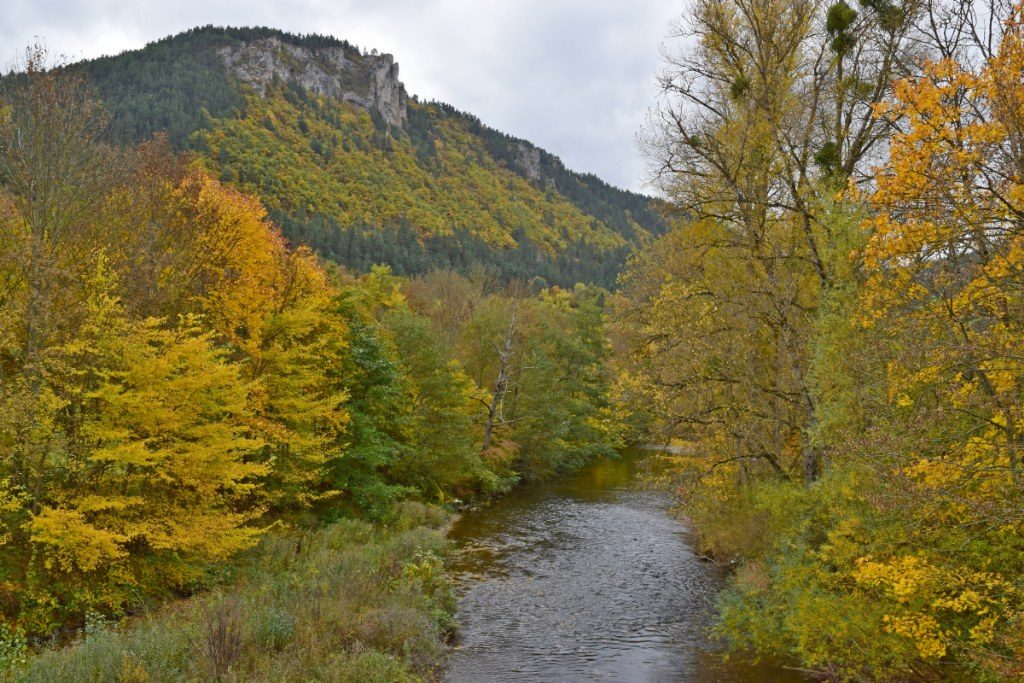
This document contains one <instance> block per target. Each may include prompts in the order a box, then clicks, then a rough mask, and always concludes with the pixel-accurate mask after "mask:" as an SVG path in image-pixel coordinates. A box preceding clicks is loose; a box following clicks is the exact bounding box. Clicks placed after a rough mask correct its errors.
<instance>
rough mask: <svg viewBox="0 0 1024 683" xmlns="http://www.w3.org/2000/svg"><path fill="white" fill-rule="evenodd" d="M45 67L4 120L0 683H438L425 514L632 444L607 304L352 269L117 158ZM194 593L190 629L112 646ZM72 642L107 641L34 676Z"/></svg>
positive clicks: (132, 157) (232, 195)
mask: <svg viewBox="0 0 1024 683" xmlns="http://www.w3.org/2000/svg"><path fill="white" fill-rule="evenodd" d="M44 59H45V56H44V55H43V54H41V53H39V52H30V53H29V58H28V63H27V64H26V71H25V72H24V73H23V74H22V75H21V77H19V78H17V79H11V80H9V81H8V82H7V87H6V89H5V91H4V93H3V97H4V100H3V101H4V102H5V105H4V108H3V109H2V117H0V177H2V179H3V184H2V186H0V187H2V189H0V530H2V531H0V545H2V547H3V553H2V555H0V665H2V666H7V665H13V666H15V667H16V669H17V670H18V671H20V672H21V674H24V675H25V676H26V677H27V678H28V679H34V678H37V677H42V678H43V679H45V680H55V679H58V678H63V679H65V680H83V679H90V680H91V679H96V678H116V677H118V676H127V677H128V678H132V679H133V680H136V679H138V678H139V677H140V676H144V675H145V676H148V675H152V676H158V677H161V678H163V679H179V678H182V677H185V678H201V679H202V678H210V677H220V676H222V675H226V673H227V672H229V671H230V672H233V674H232V675H236V676H238V675H245V676H250V675H251V676H257V675H261V676H266V677H269V678H272V679H273V678H276V677H277V676H278V675H280V670H279V669H275V668H274V667H293V670H294V671H300V672H306V673H305V674H302V675H303V676H305V675H313V672H318V673H316V675H320V676H326V677H328V678H332V679H337V678H339V677H341V678H344V677H349V678H344V679H345V680H349V679H351V680H367V679H377V680H382V679H386V680H398V679H401V678H402V677H403V676H413V675H425V674H426V673H428V672H429V671H430V670H431V668H432V667H434V666H436V664H437V657H436V655H437V653H438V652H439V651H440V648H441V643H440V639H441V637H442V635H443V629H444V628H445V623H446V619H447V616H446V614H447V611H446V610H447V609H449V608H448V607H447V597H446V593H445V590H444V589H443V582H442V581H441V578H440V570H439V548H440V543H441V542H440V537H439V535H438V534H437V532H436V531H433V530H432V528H431V526H433V527H436V526H438V525H439V524H440V522H441V521H443V519H444V515H443V514H442V513H441V512H440V510H439V509H436V508H433V507H431V506H432V505H438V504H451V503H453V502H458V501H460V500H467V499H470V498H473V497H480V496H487V495H493V494H496V493H500V492H502V491H504V490H507V489H508V488H509V487H510V486H512V485H513V484H515V483H516V482H518V481H521V480H528V479H533V478H540V477H545V476H549V475H550V474H552V473H555V472H558V471H562V470H565V469H568V468H572V467H575V466H578V465H579V464H581V463H583V462H586V461H588V460H589V459H591V458H593V457H595V456H597V455H602V454H604V455H608V454H613V453H614V450H615V448H616V447H618V446H619V445H620V444H621V433H622V429H623V427H622V424H623V423H622V419H621V416H620V415H619V413H617V412H616V411H615V410H614V409H613V408H612V406H611V405H610V403H609V402H608V398H607V397H608V387H609V386H610V383H611V381H612V376H611V373H610V369H609V364H608V362H607V361H608V358H609V356H610V353H611V350H610V347H609V344H608V341H607V335H606V333H605V331H604V325H605V321H604V314H603V310H602V306H603V303H604V297H605V294H604V293H603V292H602V291H600V290H597V289H595V288H593V287H590V286H585V285H579V286H577V287H575V288H571V289H560V288H557V287H549V286H544V285H540V284H538V283H536V282H534V283H532V284H530V283H521V282H507V281H505V280H504V279H501V278H496V277H494V276H487V274H485V273H480V274H478V275H477V276H475V277H474V278H466V277H463V276H461V275H459V274H457V273H455V272H452V271H451V270H445V271H436V272H433V273H431V274H429V275H424V276H421V277H417V278H412V279H409V278H400V277H398V276H396V275H395V274H394V273H393V272H392V271H391V270H390V269H389V268H388V267H386V266H374V267H372V268H371V269H370V270H369V272H367V273H365V274H362V275H354V274H352V273H350V272H348V271H345V270H343V269H340V268H337V267H335V266H334V265H333V264H330V263H327V262H324V261H322V260H320V259H319V258H317V257H316V256H315V255H314V254H313V253H312V252H311V251H310V250H309V249H308V248H306V247H298V248H291V247H289V246H288V244H287V242H286V240H285V239H284V238H283V237H282V235H281V233H280V231H279V229H278V228H277V226H275V225H274V224H273V223H272V222H271V221H270V220H269V219H268V218H267V213H266V210H265V209H264V207H263V205H262V204H261V203H260V201H259V200H258V199H257V198H255V197H253V196H251V195H249V194H246V193H244V192H242V191H240V190H238V189H236V188H234V187H232V186H230V185H227V184H224V183H223V182H221V181H220V180H219V179H218V178H217V177H214V176H212V175H211V174H210V173H209V172H208V171H207V170H206V169H205V168H204V166H205V164H204V162H203V161H202V159H198V158H195V157H189V156H182V155H180V154H179V153H177V152H175V151H174V150H173V149H172V148H171V147H170V145H169V143H168V142H167V140H166V138H164V137H161V136H157V137H156V138H155V139H153V140H151V141H149V142H146V143H143V144H141V145H137V146H112V145H110V144H108V143H107V142H105V140H104V135H103V134H104V131H105V130H106V128H105V126H106V122H107V114H106V113H105V112H104V110H103V107H102V105H101V104H100V103H99V102H98V101H97V100H95V99H92V97H91V95H90V88H89V87H88V86H87V85H86V84H85V83H84V82H83V81H82V80H80V78H79V76H78V72H76V71H74V70H67V69H47V68H45V61H44ZM288 548H291V549H292V550H287V549H288ZM235 558H242V559H241V560H239V562H238V563H237V564H236V563H235V562H234V559H235ZM282 577H291V578H282ZM346 577H348V578H346ZM282 580H284V581H286V582H288V588H287V590H285V588H284V587H283V586H282V584H281V583H280V582H281V581H282ZM346 581H352V582H353V586H354V585H355V584H358V585H362V586H363V592H361V593H359V592H354V589H353V591H349V590H346V591H343V592H340V593H339V592H337V591H329V590H328V584H327V583H325V582H329V583H330V585H335V586H337V585H344V584H345V582H346ZM346 587H347V586H346ZM204 589H216V590H215V591H214V592H213V593H210V594H209V595H210V596H211V597H200V598H197V600H198V602H192V603H189V604H190V605H192V607H190V608H189V609H191V610H192V611H191V612H189V613H188V614H189V615H190V616H187V617H181V618H182V619H184V621H178V622H175V623H176V624H177V625H176V626H173V627H171V626H169V625H168V624H167V623H166V622H160V621H157V622H156V623H155V625H153V626H152V627H150V630H148V631H147V630H145V629H142V630H139V631H134V632H133V634H134V635H123V634H119V633H118V632H117V631H116V630H115V629H114V628H113V627H112V626H111V627H110V628H108V625H112V624H115V623H116V622H117V621H118V620H121V619H123V618H125V617H135V618H140V619H141V618H143V616H144V615H150V616H146V617H145V618H147V619H148V618H152V616H151V615H152V610H153V608H154V607H155V606H157V605H159V604H160V603H161V602H162V601H164V600H166V599H168V598H171V597H182V596H189V595H195V594H197V593H202V591H203V590H204ZM317 591H326V592H321V593H317ZM204 595H205V594H204ZM318 596H319V597H318ZM325 596H327V597H325ZM324 600H328V603H324V604H329V605H330V610H332V611H329V612H323V611H317V612H315V613H313V612H309V611H308V610H307V609H306V608H307V607H308V606H309V603H310V601H312V602H317V603H320V602H322V601H324ZM324 609H325V610H326V609H327V608H326V607H325V608H324ZM368 610H369V611H368ZM332 620H333V621H332ZM161 624H162V625H161ZM83 628H84V629H85V631H86V632H87V633H93V634H95V633H102V634H103V636H102V637H87V638H86V639H85V640H84V641H82V643H81V644H80V645H79V646H78V647H77V648H73V649H72V650H70V651H68V652H69V653H68V654H66V655H61V656H60V657H58V659H59V661H56V660H52V659H47V658H46V657H49V656H51V655H45V653H44V656H43V660H41V662H42V663H40V662H39V661H37V660H36V659H35V658H33V659H32V660H31V663H29V657H28V650H27V646H28V644H29V643H30V642H37V643H38V642H44V641H45V640H47V639H52V640H53V641H54V642H59V641H60V640H61V639H62V638H65V637H66V636H67V635H68V634H69V633H70V632H71V631H72V630H76V629H83ZM352 629H356V631H357V632H358V634H357V635H355V636H352V635H350V634H351V633H352ZM147 634H148V635H147ZM197 634H198V635H197ZM347 634H349V635H347ZM314 636H315V637H316V643H315V644H314V643H313V642H312V641H311V640H310V639H311V638H314ZM131 638H141V639H142V641H132V640H131ZM161 638H162V639H163V640H161ZM410 638H412V639H413V640H415V642H416V643H419V645H415V644H414V643H413V640H410ZM126 639H127V640H126ZM104 648H107V649H104ZM197 648H198V649H197ZM268 653H277V654H274V655H273V656H274V660H273V662H272V663H271V664H267V660H266V658H267V657H268V656H270V655H269V654H268ZM284 653H289V654H284ZM53 656H56V655H53ZM22 664H25V667H24V668H19V667H20V666H21V665H22ZM39 667H42V668H39ZM111 667H113V668H111ZM268 667H269V668H268ZM112 671H115V672H116V673H113V674H112V673H111V672H112ZM275 671H277V672H278V673H275ZM61 672H63V673H61ZM104 672H105V673H104ZM132 672H135V673H134V674H133V673H132ZM140 672H142V673H140ZM146 672H149V673H146ZM388 672H390V673H388ZM21 674H19V676H20V675H21Z"/></svg>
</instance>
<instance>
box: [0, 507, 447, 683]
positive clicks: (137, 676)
mask: <svg viewBox="0 0 1024 683" xmlns="http://www.w3.org/2000/svg"><path fill="white" fill-rule="evenodd" d="M389 521H390V523H389V524H388V525H387V527H383V526H375V525H371V524H368V523H365V522H361V521H357V520H341V521H338V522H335V523H333V524H330V525H328V526H326V527H324V528H322V529H318V530H313V531H305V532H290V533H276V534H273V535H270V536H268V537H267V538H266V539H264V540H263V542H262V543H261V544H260V545H259V547H258V548H256V549H255V550H254V551H253V552H251V553H248V554H247V555H246V556H245V557H243V558H240V559H239V560H238V561H237V562H235V563H233V564H232V572H233V573H234V576H232V577H231V578H229V579H228V580H225V581H224V582H223V584H222V585H221V586H220V587H219V588H217V589H216V590H213V591H211V592H209V593H207V594H204V595H201V596H197V597H195V598H192V599H188V600H181V601H178V602H175V603H172V604H169V605H167V606H165V607H163V608H161V609H159V610H156V611H154V612H153V613H152V614H148V615H144V616H140V617H137V618H133V619H131V620H128V621H127V622H125V623H123V624H105V623H102V622H94V623H91V624H90V626H89V627H88V628H87V629H86V632H85V633H84V634H83V636H82V637H81V638H80V639H79V640H77V641H76V642H74V643H73V644H71V645H69V646H67V647H62V648H49V649H42V650H39V651H36V652H32V653H30V652H28V651H27V650H25V649H23V648H17V647H14V648H12V647H7V648H6V649H0V663H3V658H5V657H6V659H7V660H8V663H9V664H14V666H13V667H11V668H8V669H7V672H6V675H0V679H3V680H14V681H39V682H46V683H51V682H54V683H60V682H63V681H66V682H67V683H77V682H79V681H168V682H171V681H183V680H192V681H195V680H221V681H243V680H244V681H281V680H331V681H352V682H353V683H356V682H358V683H363V682H365V681H414V680H431V679H436V678H438V677H439V676H440V673H441V666H442V662H443V660H444V656H445V652H446V647H445V644H444V643H445V640H446V639H447V638H448V634H449V632H450V629H451V621H450V614H451V612H452V609H453V607H454V605H453V603H452V601H451V596H450V593H449V590H448V584H447V581H446V578H445V574H444V568H443V561H442V552H443V546H444V536H443V524H444V522H445V515H444V513H443V512H442V511H441V510H440V509H438V508H434V507H429V506H424V505H420V504H416V503H405V504H401V505H400V506H399V507H398V509H397V512H396V514H395V515H394V516H393V517H392V519H391V520H389Z"/></svg>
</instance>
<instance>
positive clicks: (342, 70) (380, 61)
mask: <svg viewBox="0 0 1024 683" xmlns="http://www.w3.org/2000/svg"><path fill="white" fill-rule="evenodd" d="M217 52H218V54H219V55H220V56H221V58H222V59H223V60H224V64H225V65H226V66H227V68H228V70H229V71H231V72H232V73H234V74H235V75H236V76H237V77H238V78H239V80H241V81H242V82H243V83H245V84H246V85H248V86H250V87H251V88H253V90H255V91H256V92H257V93H259V94H263V92H264V91H265V88H266V86H267V85H268V84H270V83H272V82H274V81H275V80H277V81H280V82H284V83H288V82H295V83H298V84H299V85H301V86H302V87H304V88H306V89H307V90H309V91H310V92H313V93H316V94H318V95H323V96H325V97H332V98H334V99H338V100H342V101H344V102H351V103H352V104H355V105H357V106H360V107H363V108H364V109H374V110H376V111H378V112H380V115H381V117H383V119H384V121H386V122H387V123H388V124H389V125H392V126H397V127H401V126H404V125H405V122H406V119H407V110H406V104H407V100H408V96H407V95H406V92H405V86H403V85H402V82H401V81H399V80H398V64H396V63H395V59H394V57H392V56H391V55H387V54H382V55H376V54H369V55H364V54H359V53H358V52H357V51H355V50H351V49H346V48H342V47H325V48H318V49H315V50H310V49H307V48H304V47H299V46H296V45H291V44H289V43H286V42H284V41H282V40H280V39H279V38H261V39H259V40H254V41H251V42H248V43H244V44H242V45H240V46H231V47H223V48H221V49H220V50H218V51H217Z"/></svg>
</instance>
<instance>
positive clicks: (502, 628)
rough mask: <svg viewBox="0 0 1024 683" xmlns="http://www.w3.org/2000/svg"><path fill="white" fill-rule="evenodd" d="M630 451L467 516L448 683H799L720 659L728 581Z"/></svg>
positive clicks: (457, 537) (458, 533)
mask: <svg viewBox="0 0 1024 683" xmlns="http://www.w3.org/2000/svg"><path fill="white" fill-rule="evenodd" d="M643 465H644V458H643V457H642V456H639V455H638V454H636V453H633V452H629V453H626V454H624V455H623V457H621V458H620V459H618V460H602V461H599V462H596V463H594V464H592V465H590V466H588V467H586V468H584V469H582V470H581V471H579V472H578V473H576V474H574V475H572V476H570V477H566V478H562V479H559V480H557V481H553V482H551V483H547V484H541V485H537V486H528V487H523V488H522V489H520V490H518V491H515V492H513V493H512V494H510V495H508V496H505V497H504V498H502V499H500V500H498V501H496V502H495V503H494V504H492V505H490V506H487V507H484V508H481V509H478V510H473V511H470V512H467V513H466V514H464V515H463V516H462V517H461V518H460V519H459V521H458V522H457V523H456V525H455V526H454V528H453V529H452V532H451V535H450V537H451V538H452V540H453V541H454V542H455V544H456V552H455V554H454V556H453V558H452V562H451V571H452V573H453V576H454V578H455V585H456V594H457V597H458V610H457V613H456V619H457V621H458V623H459V627H460V636H459V642H458V644H457V647H456V649H455V650H454V652H453V654H452V657H451V660H450V666H449V670H448V675H447V679H446V680H448V681H450V682H451V683H467V682H472V683H489V682H492V681H494V682H497V681H592V680H619V681H630V682H637V683H640V682H646V681H738V682H743V681H780V682H781V681H800V680H804V679H802V678H801V677H800V676H798V675H797V674H795V673H794V672H792V671H790V670H786V669H783V668H780V667H775V666H771V665H766V664H760V665H757V664H753V663H750V662H747V661H743V660H737V659H735V658H733V659H731V660H730V661H728V662H727V661H725V660H724V659H723V658H722V657H721V656H720V655H719V654H717V653H716V652H715V650H714V648H713V646H712V645H711V644H710V643H709V642H708V640H707V637H706V632H707V628H708V625H709V623H710V620H711V619H712V613H713V609H714V601H715V596H716V594H717V593H718V591H719V590H720V588H721V586H722V577H721V575H720V573H719V572H718V571H716V570H715V568H714V567H713V566H712V565H711V564H709V563H707V562H705V561H703V560H701V559H700V558H698V557H697V556H696V555H695V554H694V552H693V550H692V548H691V547H690V545H689V542H688V539H687V529H686V527H685V526H684V525H683V524H682V523H681V522H680V521H679V519H678V518H677V517H675V516H673V515H672V514H670V512H669V508H670V505H671V497H670V496H669V494H667V493H665V492H661V491H657V490H652V489H651V488H649V487H644V486H641V485H639V484H640V476H639V474H640V471H641V470H642V469H643Z"/></svg>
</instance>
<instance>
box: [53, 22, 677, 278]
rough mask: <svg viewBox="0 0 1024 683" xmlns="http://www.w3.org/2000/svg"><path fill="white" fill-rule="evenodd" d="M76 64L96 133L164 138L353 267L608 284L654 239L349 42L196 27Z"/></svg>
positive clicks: (637, 217) (623, 211) (634, 202)
mask: <svg viewBox="0 0 1024 683" xmlns="http://www.w3.org/2000/svg"><path fill="white" fill-rule="evenodd" d="M73 68H75V69H81V70H82V71H83V72H84V73H85V74H86V75H87V78H88V80H89V81H90V82H91V83H93V84H94V85H95V86H96V87H97V89H98V92H99V94H100V98H101V100H102V101H103V102H104V103H105V105H106V106H107V108H108V109H109V111H110V112H111V115H112V118H111V125H110V128H109V131H108V133H107V136H108V139H111V140H113V141H118V142H127V143H138V142H143V141H145V140H147V139H149V138H151V137H152V136H153V135H154V134H157V133H160V132H166V134H167V135H168V138H169V140H170V142H171V144H172V145H173V146H174V147H175V148H176V149H179V150H191V151H194V152H197V153H199V154H200V155H201V156H202V157H203V159H204V164H205V166H206V167H207V169H208V170H210V172H211V173H213V174H214V175H215V176H216V177H218V178H220V179H221V180H223V181H226V182H228V183H231V184H233V185H235V186H236V187H239V188H240V189H243V190H245V191H247V192H252V193H255V194H257V195H258V196H259V197H260V198H261V200H262V201H263V203H264V204H265V205H266V207H267V208H268V210H269V211H270V214H271V216H272V217H273V218H274V219H275V221H276V222H277V223H278V225H280V226H281V229H282V231H283V234H284V235H285V237H286V238H287V239H288V240H289V241H290V242H292V243H293V244H296V245H298V244H304V245H308V246H310V247H312V248H313V249H314V250H315V251H317V252H318V253H320V254H321V255H323V256H325V257H327V258H330V259H332V260H334V261H336V262H338V263H341V264H343V265H346V266H349V267H352V268H354V269H356V270H357V271H359V272H366V271H367V270H368V269H369V267H370V266H371V265H373V264H376V263H385V264H387V265H389V266H391V268H392V269H393V271H394V272H395V273H397V274H419V273H425V272H429V271H430V270H433V269H437V268H451V269H455V270H456V271H458V272H461V273H463V274H468V273H470V272H471V271H472V270H473V269H474V268H483V269H486V270H489V271H492V272H496V273H498V274H499V275H500V276H501V277H503V278H504V279H509V278H521V279H530V278H534V277H537V278H541V279H542V280H543V281H544V282H548V283H552V284H560V285H564V286H571V285H573V284H575V283H576V282H586V283H593V284H600V285H602V286H605V287H611V286H613V285H614V282H615V277H616V274H617V273H618V271H619V270H620V269H621V266H622V264H623V262H624V260H625V258H626V255H627V254H628V253H629V252H630V251H631V250H632V249H633V248H634V247H635V246H637V245H638V244H641V243H644V242H645V241H647V240H648V239H649V238H650V237H651V236H652V235H657V234H660V233H661V232H663V231H664V224H663V221H662V219H661V218H660V216H659V215H658V214H657V212H656V211H655V210H654V208H653V207H652V205H651V199H650V198H648V197H644V196H641V195H638V194H635V193H631V192H626V191H623V190H619V189H617V188H614V187H611V186H609V185H608V184H606V183H604V182H603V181H601V180H600V179H598V178H596V177H594V176H593V175H581V174H577V173H573V172H571V171H569V170H567V169H566V168H565V167H564V166H563V165H562V163H561V162H560V161H559V160H558V159H557V158H556V157H554V156H553V155H551V154H549V153H547V152H545V151H543V150H540V149H537V148H536V147H534V146H533V145H532V144H530V143H528V142H526V141H523V140H518V139H515V138H512V137H509V136H507V135H504V134H502V133H500V132H498V131H495V130H493V129H491V128H489V127H487V126H485V125H483V124H482V123H481V122H480V121H479V120H478V119H476V118H475V117H473V116H471V115H469V114H465V113H462V112H459V111H457V110H455V109H453V108H452V107H450V106H448V105H445V104H442V103H436V102H418V101H416V100H415V98H412V99H408V98H406V96H405V93H404V88H403V86H402V85H401V83H400V82H398V81H397V68H396V67H394V65H393V64H392V62H391V61H390V57H389V56H386V55H377V54H376V52H371V53H363V52H361V51H360V50H359V49H357V48H355V47H353V46H352V45H350V44H348V43H347V42H345V41H341V40H336V39H334V38H330V37H324V36H295V35H290V34H286V33H283V32H280V31H276V30H272V29H262V28H257V29H219V28H214V27H205V28H201V29H194V30H192V31H189V32H187V33H183V34H180V35H177V36H173V37H170V38H166V39H164V40H161V41H157V42H155V43H153V44H150V45H148V46H147V47H145V48H144V49H142V50H137V51H134V52H127V53H124V54H121V55H117V56H115V57H105V58H102V59H97V60H93V61H90V62H84V63H82V64H80V65H76V66H75V67H73Z"/></svg>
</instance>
